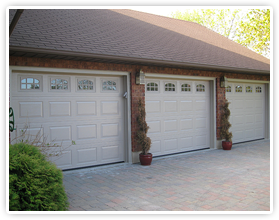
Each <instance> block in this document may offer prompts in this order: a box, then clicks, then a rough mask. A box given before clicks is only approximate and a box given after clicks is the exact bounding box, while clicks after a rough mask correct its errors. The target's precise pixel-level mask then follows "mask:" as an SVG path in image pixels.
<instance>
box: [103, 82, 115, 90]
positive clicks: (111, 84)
mask: <svg viewBox="0 0 279 220" xmlns="http://www.w3.org/2000/svg"><path fill="white" fill-rule="evenodd" d="M103 90H114V91H116V82H114V81H111V80H108V81H105V82H103Z"/></svg>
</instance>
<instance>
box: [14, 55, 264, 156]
mask: <svg viewBox="0 0 279 220" xmlns="http://www.w3.org/2000/svg"><path fill="white" fill-rule="evenodd" d="M9 62H10V65H11V66H31V67H51V68H52V67H53V68H70V69H86V70H113V71H128V72H130V80H131V81H130V94H131V142H132V151H133V152H137V151H140V146H138V145H137V143H136V141H135V133H136V130H137V123H136V114H137V104H136V100H137V99H138V98H139V97H142V98H143V99H144V100H145V86H144V85H136V84H135V75H136V72H137V71H139V70H140V69H142V70H143V72H149V73H154V74H171V75H172V74H173V75H185V76H199V77H202V76H204V77H215V78H216V85H215V86H216V136H217V139H218V140H219V139H220V116H221V115H220V113H221V112H220V110H221V106H222V104H223V102H224V100H225V88H220V78H221V77H222V76H224V75H225V76H226V77H227V78H234V79H246V80H262V81H269V75H268V76H267V75H253V74H240V73H223V72H217V71H216V72H214V71H204V70H187V69H182V68H169V67H159V66H144V65H129V64H113V63H97V62H87V61H72V60H62V59H48V58H28V57H13V56H11V57H10V60H9Z"/></svg>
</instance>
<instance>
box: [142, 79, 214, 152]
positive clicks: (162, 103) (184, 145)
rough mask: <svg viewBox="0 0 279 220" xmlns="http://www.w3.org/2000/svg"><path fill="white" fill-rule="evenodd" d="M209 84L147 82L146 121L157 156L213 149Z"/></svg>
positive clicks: (152, 148) (205, 82)
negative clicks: (211, 142) (211, 143)
mask: <svg viewBox="0 0 279 220" xmlns="http://www.w3.org/2000/svg"><path fill="white" fill-rule="evenodd" d="M209 94H210V91H209V82H208V81H190V80H187V81H184V80H179V81H178V80H176V81H174V80H166V79H148V80H147V82H146V102H145V103H146V120H147V124H148V125H149V127H150V130H149V132H148V136H149V137H150V138H151V141H152V147H151V150H150V152H151V153H153V155H154V156H159V155H167V154H172V153H179V152H185V151H190V150H198V149H204V148H209V147H210V117H209V116H210V97H209Z"/></svg>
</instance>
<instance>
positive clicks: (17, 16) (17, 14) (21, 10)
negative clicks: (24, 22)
mask: <svg viewBox="0 0 279 220" xmlns="http://www.w3.org/2000/svg"><path fill="white" fill-rule="evenodd" d="M23 11H24V9H17V10H16V13H15V16H14V18H13V20H12V22H11V24H10V27H9V29H10V30H9V31H10V34H9V37H10V36H11V35H12V33H13V30H14V29H15V26H16V24H17V22H18V20H19V18H20V16H21V14H22V12H23Z"/></svg>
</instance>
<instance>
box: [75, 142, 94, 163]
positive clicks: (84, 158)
mask: <svg viewBox="0 0 279 220" xmlns="http://www.w3.org/2000/svg"><path fill="white" fill-rule="evenodd" d="M77 159H78V161H77V163H78V164H79V165H83V166H84V165H86V164H88V163H92V162H95V163H96V162H97V148H96V147H92V146H90V147H89V148H87V149H79V150H77Z"/></svg>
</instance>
